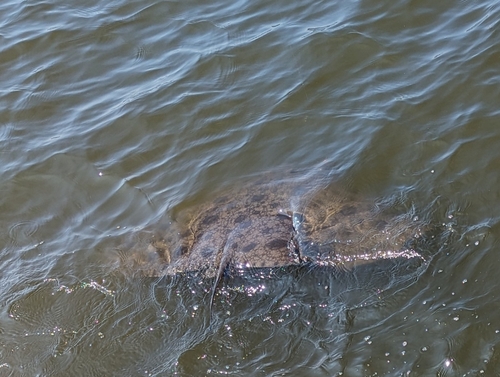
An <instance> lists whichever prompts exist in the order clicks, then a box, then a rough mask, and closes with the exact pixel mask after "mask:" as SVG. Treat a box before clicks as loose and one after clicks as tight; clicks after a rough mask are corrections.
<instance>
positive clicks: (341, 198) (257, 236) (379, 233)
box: [152, 178, 422, 278]
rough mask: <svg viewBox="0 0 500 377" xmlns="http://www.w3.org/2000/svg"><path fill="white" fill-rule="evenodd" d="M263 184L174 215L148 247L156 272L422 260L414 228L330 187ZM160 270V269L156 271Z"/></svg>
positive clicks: (212, 273)
mask: <svg viewBox="0 0 500 377" xmlns="http://www.w3.org/2000/svg"><path fill="white" fill-rule="evenodd" d="M265 180H266V179H265V178H264V179H263V180H262V181H261V182H257V183H253V184H249V185H246V186H245V187H240V188H239V189H233V190H228V191H226V192H224V193H222V194H220V195H218V196H217V197H216V198H215V199H213V200H209V201H208V202H207V203H205V204H203V205H196V206H194V207H193V208H191V209H184V210H180V211H179V212H178V213H175V211H174V220H175V221H174V222H173V224H172V226H171V227H170V229H169V230H168V231H166V232H165V233H163V234H161V235H159V236H157V237H156V238H155V239H154V241H153V242H152V246H153V250H154V251H156V252H157V253H158V255H160V257H161V259H162V260H163V263H164V267H163V268H162V271H161V272H160V274H167V275H174V274H179V273H184V272H188V271H200V272H202V273H203V274H204V276H206V277H218V278H220V276H221V274H222V273H223V271H224V270H225V269H226V268H227V267H228V266H231V267H234V268H258V267H280V266H288V265H295V264H300V263H304V262H312V263H317V264H321V265H325V264H326V265H343V266H346V268H350V266H354V265H356V264H357V263H366V262H367V261H370V260H375V259H380V258H422V257H421V256H420V254H418V252H417V250H416V248H415V247H414V245H415V244H416V243H417V241H418V239H419V238H420V237H421V231H420V224H419V223H418V222H417V221H415V220H413V219H412V218H411V216H409V215H395V214H393V213H392V214H391V213H389V211H387V210H386V209H379V208H377V207H375V205H374V202H373V201H370V200H366V199H364V200H363V199H360V198H358V197H356V196H355V195H351V194H348V193H347V192H345V191H344V190H342V189H339V188H335V187H334V186H333V185H325V186H320V185H316V186H315V187H311V186H310V185H309V186H308V185H304V183H303V182H302V183H301V182H296V181H293V183H291V181H281V182H276V181H274V182H273V183H266V182H264V181H265ZM156 273H158V272H156Z"/></svg>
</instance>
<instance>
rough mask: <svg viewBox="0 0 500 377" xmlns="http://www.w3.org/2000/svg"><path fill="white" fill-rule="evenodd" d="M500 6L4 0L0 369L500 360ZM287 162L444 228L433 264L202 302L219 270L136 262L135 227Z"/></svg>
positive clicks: (369, 370)
mask: <svg viewBox="0 0 500 377" xmlns="http://www.w3.org/2000/svg"><path fill="white" fill-rule="evenodd" d="M499 19H500V6H499V5H498V3H497V2H492V1H485V2H455V1H441V2H439V3H438V4H437V3H435V2H432V3H431V2H427V1H396V2H390V3H387V4H386V3H381V2H375V1H357V2H349V3H346V2H331V1H330V2H314V3H312V2H307V1H293V2H290V1H280V2H272V3H270V2H264V1H254V2H245V1H239V2H236V3H231V4H229V3H225V2H220V1H219V2H212V3H199V2H190V1H184V2H174V1H164V2H158V1H149V2H148V1H146V2H144V1H122V0H115V1H107V2H103V1H99V0H94V1H87V0H83V1H79V2H78V3H74V4H71V3H66V4H63V3H61V2H55V1H51V0H49V1H43V2H40V1H36V2H35V1H24V2H21V3H20V2H14V1H8V0H7V1H4V2H2V4H1V5H0V82H1V83H2V86H1V89H0V104H1V105H0V163H1V166H2V169H1V170H0V193H1V197H0V208H1V210H0V282H1V284H0V376H4V375H5V376H33V375H38V376H68V375H71V376H92V375H96V376H97V375H99V376H102V375H127V376H139V375H144V376H165V375H175V374H177V375H183V376H195V375H196V376H198V375H219V374H222V375H225V374H234V375H259V376H260V375H269V376H278V375H284V376H298V375H308V376H309V375H311V376H333V375H344V376H375V375H377V376H386V375H387V376H390V375H396V376H400V375H422V376H435V375H449V376H464V375H465V376H470V375H496V374H498V373H499V371H500V354H499V351H498V346H499V344H500V319H499V317H498V310H497V309H498V305H497V302H496V300H497V297H498V296H499V295H500V287H499V284H498V280H497V274H498V273H497V271H498V269H499V267H500V257H499V256H498V244H499V243H498V240H499V236H500V226H499V215H498V214H499V213H500V191H499V189H498V187H499V182H498V181H499V178H498V177H499V175H498V172H497V170H498V167H499V166H500V151H499V148H498V144H497V142H498V141H499V140H500V128H499V127H498V124H499V121H500V111H499V110H498V98H500V85H499V83H500V75H499V74H498V61H499V58H500V47H499V45H498V40H500V38H499V37H500V35H499V30H500V29H499V23H500V21H498V20H499ZM290 169H296V170H298V171H304V172H305V173H304V175H305V176H307V174H311V172H317V171H322V172H326V174H327V175H328V176H330V177H332V180H335V181H338V182H339V183H341V184H342V185H343V186H344V187H346V188H348V189H349V190H352V191H353V192H356V193H358V194H360V195H364V196H365V197H367V198H373V200H374V203H375V202H377V203H394V204H395V205H397V206H399V207H401V208H405V209H406V210H407V211H408V212H412V213H415V214H416V215H418V216H419V218H421V219H423V220H424V221H428V222H429V223H432V224H439V225H440V226H442V228H443V229H444V230H443V232H444V233H445V234H446V235H447V237H445V238H443V242H441V243H440V244H439V245H438V246H436V248H435V250H433V252H432V253H431V254H430V256H429V258H427V260H426V261H425V263H423V264H421V265H419V266H408V265H397V264H396V265H392V264H391V265H385V264H381V265H376V266H372V267H370V268H371V269H366V270H361V271H359V272H357V273H356V274H346V273H340V272H339V273H334V274H332V273H331V272H330V273H328V272H325V271H323V270H321V269H319V270H318V269H313V270H308V269H299V270H292V271H289V270H281V271H274V272H272V273H271V272H269V271H267V272H266V274H267V273H270V274H271V275H270V276H267V275H266V276H264V279H261V277H260V276H255V277H251V278H250V279H254V280H250V281H244V282H241V281H240V280H238V279H239V278H236V279H235V280H233V281H226V282H225V283H224V286H223V287H222V289H221V290H220V292H218V294H217V296H216V299H215V302H214V308H213V310H212V312H211V313H210V311H209V308H208V307H207V303H208V300H209V296H210V289H211V284H210V282H206V281H203V280H202V279H198V278H197V277H196V276H194V277H192V278H191V279H187V280H186V279H180V278H179V279H177V278H163V279H153V278H146V277H143V276H141V275H140V274H139V273H138V274H134V273H133V269H131V268H126V269H124V268H123V266H122V265H121V263H120V258H121V257H122V256H123V255H122V253H123V250H119V249H117V247H118V246H119V245H123V244H124V243H126V242H128V241H130V239H132V240H137V238H140V237H142V236H141V235H142V234H143V230H144V229H155V227H160V226H164V225H165V219H169V218H173V217H175V214H176V213H177V212H179V211H181V210H182V209H183V208H188V207H189V208H192V207H196V206H197V205H200V204H202V203H205V202H206V201H207V200H209V198H212V197H213V196H214V193H217V192H218V191H220V190H221V189H223V188H226V187H232V186H234V185H238V182H241V181H244V180H246V179H249V177H255V176H261V175H262V174H264V172H269V171H270V172H273V173H274V174H277V175H279V174H280V173H281V172H284V171H289V170H290ZM312 176H314V174H312ZM333 177H335V178H333ZM167 224H168V221H167ZM448 236H449V237H448ZM444 239H446V242H444ZM143 242H145V241H144V240H143ZM405 269H406V270H405ZM405 271H406V272H405ZM408 271H409V272H408Z"/></svg>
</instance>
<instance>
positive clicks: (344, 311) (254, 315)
mask: <svg viewBox="0 0 500 377" xmlns="http://www.w3.org/2000/svg"><path fill="white" fill-rule="evenodd" d="M426 266H427V263H426V262H424V261H423V260H422V259H418V258H412V259H386V260H377V261H375V262H373V263H369V264H364V265H361V266H357V267H356V268H354V269H352V270H347V269H345V268H342V267H331V266H328V267H327V266H315V265H311V264H304V265H301V266H288V267H283V268H261V269H252V270H245V271H243V270H239V271H237V270H233V271H231V273H230V274H226V275H225V276H224V278H223V280H222V282H221V284H220V285H219V287H218V289H217V292H216V294H215V299H214V301H213V307H210V297H211V290H212V287H213V283H214V279H203V278H201V277H200V276H199V274H196V273H190V274H186V275H183V276H174V277H171V276H168V277H164V278H162V279H161V280H156V281H155V282H154V283H153V285H152V287H153V290H154V297H155V300H156V303H157V304H158V305H159V306H160V307H161V308H162V311H163V312H164V313H166V317H167V318H168V323H171V324H172V325H174V326H172V327H170V326H168V327H169V329H168V332H169V335H168V338H169V339H170V341H172V340H173V341H174V342H173V343H175V344H176V345H175V346H173V344H169V346H168V347H167V348H168V349H170V351H171V352H170V354H169V356H168V357H167V359H168V362H166V363H162V364H161V366H160V365H159V366H158V368H159V370H157V372H159V373H160V374H161V373H162V372H167V371H168V372H169V373H172V372H175V373H177V374H180V375H185V376H192V375H204V374H210V373H215V374H217V373H237V374H242V375H262V373H265V374H267V375H270V374H273V373H277V372H278V371H279V369H280V368H285V369H284V370H287V371H288V373H292V374H296V373H307V374H308V375H311V373H312V372H311V371H312V370H315V369H316V370H317V372H318V375H324V373H340V372H342V371H343V369H344V360H343V358H342V357H343V355H344V354H345V353H346V350H347V349H348V347H349V344H350V339H351V336H352V334H353V332H355V331H356V330H355V329H356V321H357V316H358V314H361V317H362V318H363V320H362V322H363V324H364V325H365V324H366V322H367V316H370V315H371V314H370V313H371V311H372V310H373V309H374V308H376V307H377V306H379V305H384V302H385V301H386V300H387V299H390V300H397V298H395V296H397V294H398V292H400V291H402V290H403V289H405V288H407V287H409V286H410V285H412V284H413V283H414V282H415V281H416V280H417V279H418V277H419V276H420V275H421V273H422V272H423V271H424V270H425V269H426ZM375 317H377V315H375V316H374V318H373V319H374V320H379V319H378V318H375ZM277 345H282V347H277ZM163 352H165V350H163ZM292 359H293V361H292ZM164 360H165V359H164ZM222 360H224V363H223V364H224V365H222V364H220V362H221V361H222ZM318 368H319V369H318ZM312 375H315V374H314V373H313V374H312Z"/></svg>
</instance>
